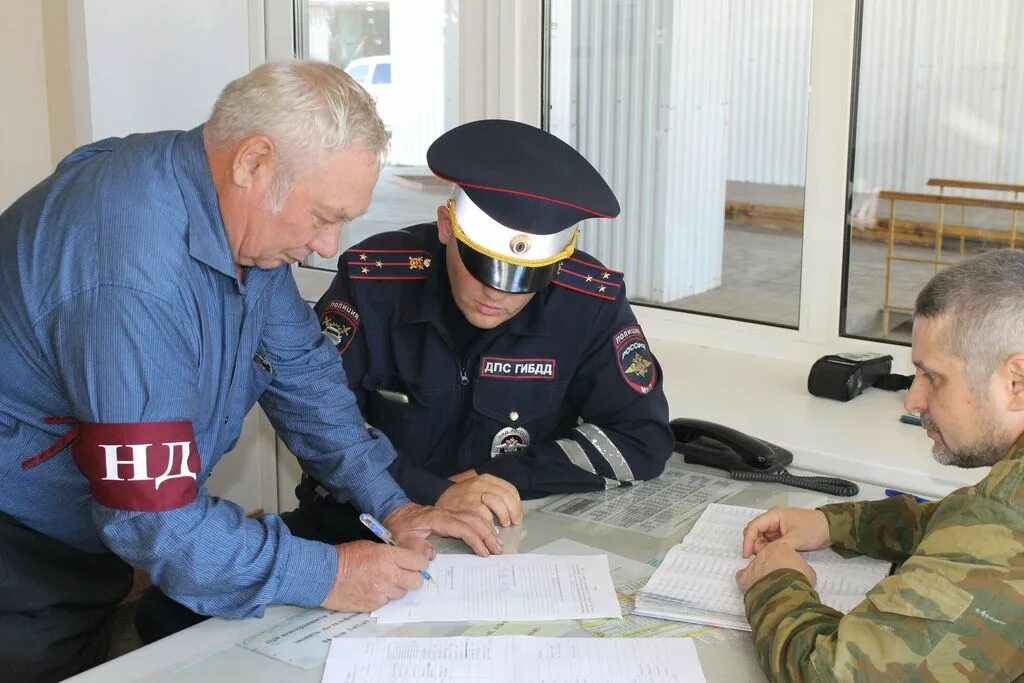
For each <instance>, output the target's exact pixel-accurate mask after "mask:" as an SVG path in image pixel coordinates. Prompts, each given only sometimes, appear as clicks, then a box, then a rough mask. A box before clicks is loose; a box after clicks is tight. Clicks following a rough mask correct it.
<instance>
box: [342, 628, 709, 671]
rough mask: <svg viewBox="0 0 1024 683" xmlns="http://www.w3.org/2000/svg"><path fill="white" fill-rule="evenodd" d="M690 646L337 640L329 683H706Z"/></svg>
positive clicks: (526, 639) (651, 641) (511, 639)
mask: <svg viewBox="0 0 1024 683" xmlns="http://www.w3.org/2000/svg"><path fill="white" fill-rule="evenodd" d="M704 680H705V679H704V673H703V671H702V670H701V666H700V660H698V659H697V650H696V648H695V647H694V645H693V642H692V641H689V640H676V639H673V638H648V639H644V640H627V639H623V640H611V641H609V640H603V639H598V638H536V637H531V636H492V637H482V638H467V637H462V636H456V637H449V638H339V639H338V640H335V641H333V642H332V643H331V652H330V654H329V655H328V657H327V666H326V667H325V668H324V677H323V682H324V683H350V682H352V683H354V682H355V681H374V682H375V683H437V682H438V681H466V682H468V681H472V682H473V683H505V681H508V682H509V683H514V682H518V681H544V682H545V683H578V681H587V682H588V683H595V682H599V683H605V682H607V683H621V682H622V681H644V682H645V683H648V682H649V683H678V682H685V683H690V682H694V683H700V682H701V681H704Z"/></svg>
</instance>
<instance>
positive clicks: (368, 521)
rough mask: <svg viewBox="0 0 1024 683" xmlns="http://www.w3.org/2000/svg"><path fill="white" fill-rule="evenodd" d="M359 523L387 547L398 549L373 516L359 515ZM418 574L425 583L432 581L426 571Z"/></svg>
mask: <svg viewBox="0 0 1024 683" xmlns="http://www.w3.org/2000/svg"><path fill="white" fill-rule="evenodd" d="M359 521H360V522H362V523H363V526H365V527H366V528H367V529H369V530H370V531H372V532H373V535H374V536H376V537H377V538H379V539H380V540H382V541H384V542H385V543H387V544H388V545H393V546H395V547H396V548H397V547H398V544H397V543H395V539H394V537H393V536H392V535H391V532H390V531H388V530H387V529H385V528H384V525H383V524H381V523H380V522H378V521H377V519H376V518H375V517H374V516H373V515H368V514H366V513H365V512H364V513H363V514H361V515H359ZM420 574H421V575H422V576H423V578H424V579H425V580H427V581H433V580H434V579H433V577H431V576H430V574H428V573H427V572H426V571H421V572H420Z"/></svg>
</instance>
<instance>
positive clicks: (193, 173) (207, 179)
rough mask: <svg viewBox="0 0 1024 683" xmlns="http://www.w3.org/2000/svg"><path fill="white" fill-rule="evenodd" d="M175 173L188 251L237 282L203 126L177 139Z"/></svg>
mask: <svg viewBox="0 0 1024 683" xmlns="http://www.w3.org/2000/svg"><path fill="white" fill-rule="evenodd" d="M174 172H175V176H176V178H177V180H178V187H179V188H180V190H181V197H182V199H184V201H185V209H186V211H187V212H188V251H189V254H191V256H192V258H194V259H196V260H197V261H200V262H202V263H205V264H206V265H208V266H210V267H211V268H213V269H214V270H216V271H218V272H220V273H223V274H224V275H227V276H228V277H230V278H231V279H233V280H237V277H238V276H237V273H236V270H235V259H234V257H233V256H232V254H231V247H230V245H229V244H228V234H227V231H226V230H225V229H224V219H223V217H222V216H221V213H220V202H219V201H218V200H217V191H216V188H214V185H213V177H212V176H211V175H210V162H209V159H208V158H207V156H206V148H205V146H204V145H203V127H202V126H199V127H197V128H193V129H192V130H190V131H187V132H185V133H182V134H181V135H179V136H178V139H177V141H176V142H175V145H174Z"/></svg>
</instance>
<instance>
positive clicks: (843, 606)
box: [635, 504, 890, 631]
mask: <svg viewBox="0 0 1024 683" xmlns="http://www.w3.org/2000/svg"><path fill="white" fill-rule="evenodd" d="M762 512H764V511H763V510H757V509H755V508H747V507H738V506H734V505H719V504H712V505H710V506H708V508H707V510H705V511H704V514H702V515H701V517H700V519H698V520H697V523H696V524H695V525H694V527H693V529H692V530H691V531H690V533H689V534H687V535H686V538H684V539H683V542H682V543H681V544H679V545H677V546H675V547H673V548H672V549H671V550H670V551H669V553H668V555H667V556H666V557H665V559H664V561H662V563H661V566H660V567H658V570H657V571H656V572H655V573H654V576H653V577H651V580H650V581H649V582H648V583H647V585H646V586H644V589H643V590H642V591H640V593H639V594H638V595H637V598H636V609H635V613H636V614H643V615H646V616H651V617H661V618H663V619H676V620H679V621H690V622H696V623H699V624H712V625H714V626H724V627H726V628H734V629H740V630H744V631H749V630H750V625H749V624H748V623H747V619H746V613H745V610H744V607H743V594H742V593H741V592H740V589H739V587H738V586H737V585H736V572H738V571H739V570H740V569H742V568H743V567H745V566H747V563H748V562H749V560H746V559H743V527H745V526H746V524H747V522H749V521H750V520H751V519H753V518H754V517H756V516H757V515H759V514H761V513H762ZM803 557H804V559H805V560H806V561H807V563H808V564H810V565H811V567H812V568H813V569H814V571H815V572H816V573H817V575H818V583H817V585H816V586H815V588H816V590H817V591H818V594H819V595H820V596H821V600H822V602H823V603H825V604H826V605H828V606H829V607H833V608H835V609H837V610H839V611H841V612H848V611H849V610H850V609H852V608H853V607H854V606H856V605H857V604H858V603H859V602H861V601H862V600H863V599H864V595H865V593H867V592H868V591H869V590H870V589H871V588H872V587H873V586H874V585H875V584H876V583H878V582H879V581H881V580H882V579H883V578H885V576H886V575H887V574H888V573H889V567H890V565H889V563H888V562H883V561H881V560H874V559H871V558H867V557H854V558H850V559H844V558H843V557H842V556H840V555H839V554H837V553H835V552H833V551H831V550H819V551H815V552H810V553H803Z"/></svg>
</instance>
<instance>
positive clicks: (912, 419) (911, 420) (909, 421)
mask: <svg viewBox="0 0 1024 683" xmlns="http://www.w3.org/2000/svg"><path fill="white" fill-rule="evenodd" d="M900 422H902V423H903V424H905V425H914V426H915V427H920V426H921V418H920V417H918V416H917V415H913V414H911V413H903V414H902V415H900Z"/></svg>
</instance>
